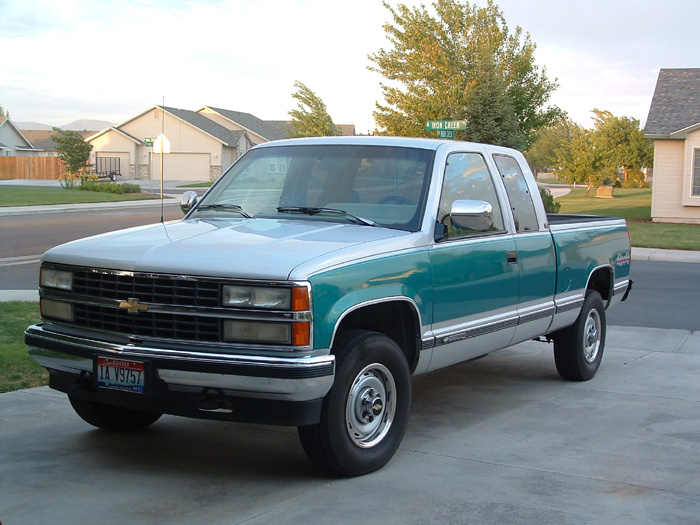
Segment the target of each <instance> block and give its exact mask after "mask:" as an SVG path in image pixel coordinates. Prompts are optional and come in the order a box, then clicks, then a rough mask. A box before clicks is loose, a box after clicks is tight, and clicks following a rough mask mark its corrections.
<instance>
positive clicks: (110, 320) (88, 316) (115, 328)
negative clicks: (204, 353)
mask: <svg viewBox="0 0 700 525" xmlns="http://www.w3.org/2000/svg"><path fill="white" fill-rule="evenodd" d="M73 322H74V323H75V324H76V325H78V326H84V327H86V328H92V329H95V330H103V331H108V332H117V333H122V334H128V335H136V336H142V337H154V338H160V339H182V340H187V341H206V342H215V341H220V330H219V326H220V322H219V320H218V319H216V318H209V317H198V316H193V315H172V314H162V313H151V312H141V313H139V314H138V315H134V314H130V313H128V312H126V311H124V310H116V309H114V308H103V307H98V306H88V305H85V304H75V305H74V306H73Z"/></svg>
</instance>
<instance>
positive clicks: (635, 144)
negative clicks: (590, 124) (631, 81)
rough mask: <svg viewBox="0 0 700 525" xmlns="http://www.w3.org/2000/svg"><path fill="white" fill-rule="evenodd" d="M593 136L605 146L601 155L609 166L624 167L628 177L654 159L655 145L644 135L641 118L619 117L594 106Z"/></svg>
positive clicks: (611, 167)
mask: <svg viewBox="0 0 700 525" xmlns="http://www.w3.org/2000/svg"><path fill="white" fill-rule="evenodd" d="M592 113H593V114H594V117H593V121H594V122H595V133H594V137H593V141H594V144H595V146H596V148H598V149H600V150H601V158H602V160H603V162H604V163H605V165H606V167H607V168H608V169H610V170H612V171H616V170H617V168H619V167H621V168H622V170H623V172H624V179H625V180H627V177H628V172H629V171H630V170H632V172H635V173H636V172H639V170H641V168H643V167H650V166H651V165H652V164H653V163H654V146H653V145H652V143H651V141H649V140H647V139H645V138H644V132H643V131H642V130H641V129H640V127H639V120H637V119H636V118H631V117H616V116H614V115H613V114H612V113H611V112H610V111H604V110H600V109H594V110H593V111H592Z"/></svg>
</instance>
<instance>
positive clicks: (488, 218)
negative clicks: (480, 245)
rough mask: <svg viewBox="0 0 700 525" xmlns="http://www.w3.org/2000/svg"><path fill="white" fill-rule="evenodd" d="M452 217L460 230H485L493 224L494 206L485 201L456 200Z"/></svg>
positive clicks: (451, 211)
mask: <svg viewBox="0 0 700 525" xmlns="http://www.w3.org/2000/svg"><path fill="white" fill-rule="evenodd" d="M450 219H451V220H452V225H453V226H455V227H456V228H459V229H460V230H475V231H482V232H485V231H488V230H489V229H490V228H491V227H492V226H493V206H491V205H490V204H489V203H488V202H484V201H466V200H465V201H454V202H453V203H452V209H451V210H450Z"/></svg>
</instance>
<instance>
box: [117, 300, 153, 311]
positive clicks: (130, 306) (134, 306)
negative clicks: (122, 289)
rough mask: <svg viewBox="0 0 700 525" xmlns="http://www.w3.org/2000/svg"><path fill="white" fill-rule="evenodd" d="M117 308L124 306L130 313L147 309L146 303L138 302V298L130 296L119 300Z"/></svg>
mask: <svg viewBox="0 0 700 525" xmlns="http://www.w3.org/2000/svg"><path fill="white" fill-rule="evenodd" d="M119 308H125V309H126V311H127V312H129V313H130V314H137V313H139V312H145V311H146V310H148V305H147V304H140V303H139V300H138V299H134V298H133V297H130V298H129V299H127V300H126V301H120V302H119Z"/></svg>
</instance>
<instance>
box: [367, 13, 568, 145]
mask: <svg viewBox="0 0 700 525" xmlns="http://www.w3.org/2000/svg"><path fill="white" fill-rule="evenodd" d="M432 5H433V9H434V12H435V16H433V15H432V14H431V13H430V12H429V11H428V10H427V9H426V7H425V6H420V7H408V6H406V5H404V4H399V5H398V6H396V8H392V7H391V6H390V5H389V4H388V3H386V2H384V6H385V7H386V8H387V9H388V10H389V12H390V13H391V16H392V19H393V23H387V24H385V25H384V26H383V27H384V31H385V32H386V35H387V38H388V40H389V41H390V43H391V48H389V49H381V50H380V51H378V52H377V53H374V54H372V55H369V59H370V61H372V62H373V63H374V65H373V66H370V68H369V69H370V70H371V71H376V72H378V73H380V74H381V75H382V76H383V77H384V78H385V79H386V82H383V83H381V89H382V94H383V97H384V103H377V110H376V111H375V112H374V118H375V121H376V123H377V126H378V128H379V132H381V133H385V134H390V135H401V136H418V137H420V136H434V132H430V131H427V130H426V129H425V123H426V122H427V121H428V120H467V123H468V129H467V130H466V131H457V132H455V138H458V139H461V140H481V141H486V142H489V143H493V144H501V145H505V146H514V147H521V148H522V147H526V146H527V145H529V144H530V142H532V140H533V139H534V132H535V131H536V130H538V129H539V128H541V127H543V126H547V125H550V124H551V123H553V122H554V121H555V120H556V119H557V118H559V117H560V116H561V115H562V114H563V113H562V111H561V110H560V109H558V108H556V107H547V108H545V105H546V103H547V102H548V100H549V98H550V96H551V94H552V92H553V91H554V89H555V88H556V83H555V82H550V81H549V80H548V79H547V76H546V71H545V69H544V68H543V69H542V70H540V68H539V67H538V66H537V65H535V62H534V51H535V44H534V43H533V42H531V40H530V36H529V35H528V34H523V31H522V29H521V28H520V27H516V29H515V31H514V32H513V33H511V32H510V31H509V30H508V26H507V24H506V21H505V18H504V16H503V13H502V12H501V10H500V9H499V8H498V6H496V4H495V3H494V2H493V1H491V0H489V1H488V3H487V5H486V7H477V6H476V5H474V6H472V5H470V4H469V2H464V3H462V2H460V1H455V0H435V2H434V3H433V4H432Z"/></svg>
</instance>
